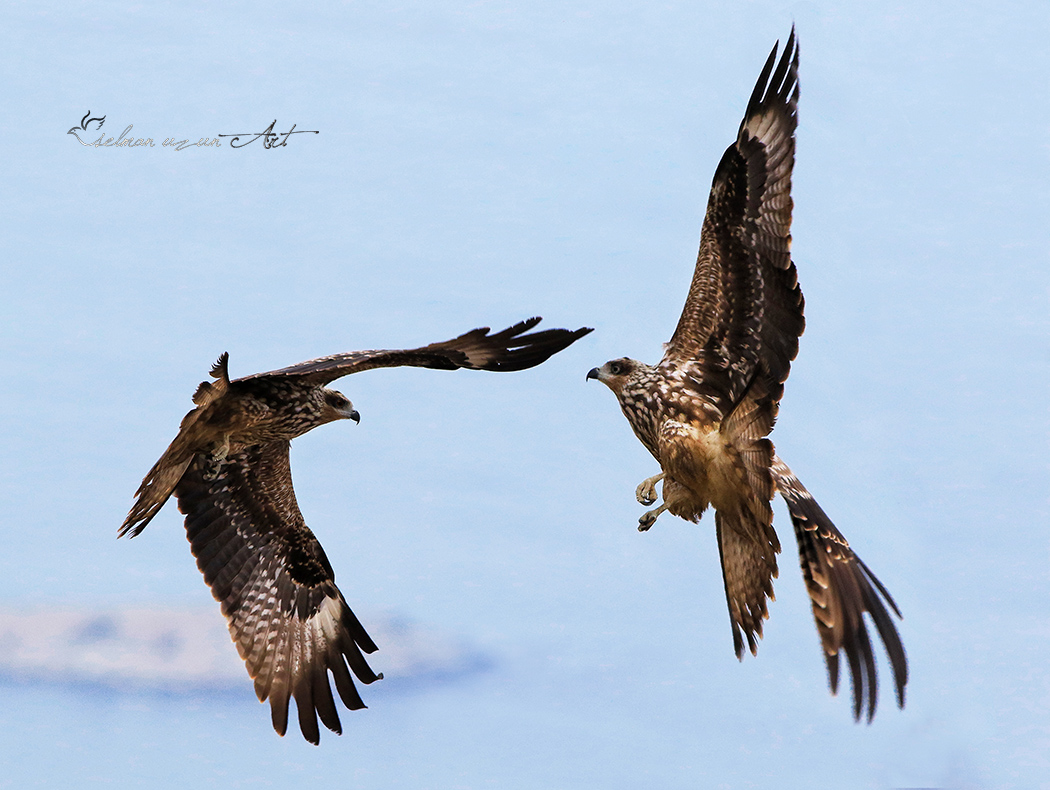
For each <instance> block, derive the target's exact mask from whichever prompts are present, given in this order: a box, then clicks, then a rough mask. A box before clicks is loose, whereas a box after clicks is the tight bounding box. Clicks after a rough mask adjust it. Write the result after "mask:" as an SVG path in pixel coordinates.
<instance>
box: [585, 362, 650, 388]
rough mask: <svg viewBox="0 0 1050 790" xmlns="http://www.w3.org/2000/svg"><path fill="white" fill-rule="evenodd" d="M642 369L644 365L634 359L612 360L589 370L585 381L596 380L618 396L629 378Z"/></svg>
mask: <svg viewBox="0 0 1050 790" xmlns="http://www.w3.org/2000/svg"><path fill="white" fill-rule="evenodd" d="M642 367H644V365H643V364H642V363H641V362H639V361H638V360H636V359H630V358H628V357H622V358H621V359H612V360H609V361H608V362H606V363H605V364H604V365H602V366H601V367H600V368H591V369H590V371H589V372H588V373H587V379H588V380H590V379H598V381H600V382H601V383H602V384H604V385H605V386H606V387H608V388H609V389H611V390H612V391H613V392H615V393H616V394H617V395H619V394H620V391H621V390H623V388H624V385H625V384H626V383H627V381H628V380H629V379H630V378H631V376H633V375H634V374H635V373H636V372H637V371H638V370H640V369H641V368H642Z"/></svg>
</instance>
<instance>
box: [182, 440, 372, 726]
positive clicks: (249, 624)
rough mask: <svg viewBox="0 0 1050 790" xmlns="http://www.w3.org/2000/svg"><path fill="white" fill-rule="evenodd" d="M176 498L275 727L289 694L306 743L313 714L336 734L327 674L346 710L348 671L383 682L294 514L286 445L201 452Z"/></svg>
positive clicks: (351, 699)
mask: <svg viewBox="0 0 1050 790" xmlns="http://www.w3.org/2000/svg"><path fill="white" fill-rule="evenodd" d="M175 495H176V497H177V498H178V502H179V510H181V511H182V512H183V513H185V514H186V535H187V537H188V538H189V541H190V547H191V549H192V551H193V555H194V556H195V557H196V558H197V567H198V568H200V571H201V573H203V574H204V580H205V581H206V582H207V583H208V586H209V587H211V591H212V594H213V595H214V596H215V599H216V600H217V601H219V602H220V603H221V604H222V613H223V614H224V615H225V616H226V621H227V623H228V625H229V628H230V636H231V637H233V641H234V642H235V643H236V644H237V650H238V651H239V652H240V654H241V658H243V659H244V662H245V664H246V666H247V668H248V674H249V675H250V676H251V677H252V678H253V679H254V680H255V693H256V694H257V695H258V697H259V700H260V701H263V700H265V699H267V698H269V700H270V709H271V716H272V720H273V726H274V729H275V730H277V732H278V733H280V734H281V735H284V733H285V731H286V729H287V726H288V703H289V699H290V697H294V698H295V703H296V708H297V709H298V713H299V727H300V729H301V730H302V733H303V736H304V737H305V738H306V740H308V741H310V742H311V743H315V744H316V743H318V742H319V741H320V733H319V730H318V726H317V717H318V716H320V718H321V721H322V722H323V723H324V725H325V726H326V727H328V729H330V730H332V731H334V732H337V733H341V732H342V728H341V725H340V722H339V714H338V712H337V711H336V706H335V701H334V699H333V697H332V690H331V686H330V684H329V678H328V673H329V672H330V673H331V675H332V678H333V679H334V680H335V687H336V690H337V691H338V692H339V697H340V698H341V699H342V700H343V703H344V704H345V705H346V707H347V708H349V709H351V710H357V709H359V708H363V707H365V704H364V702H362V701H361V697H360V695H359V694H358V692H357V689H356V688H355V686H354V682H353V679H352V678H351V676H350V671H351V670H352V671H353V673H354V675H356V676H357V678H358V680H360V681H361V682H362V683H371V682H372V681H374V680H377V679H378V678H381V677H382V675H377V674H375V673H374V672H373V671H372V670H371V668H370V667H369V666H368V664H367V662H366V661H365V658H364V655H362V652H364V653H372V652H374V651H375V650H376V645H375V643H374V642H373V641H372V640H371V638H369V636H368V634H367V633H366V632H365V629H364V627H363V626H362V625H361V623H360V622H359V621H358V619H357V617H355V616H354V613H353V612H352V611H350V607H349V606H347V603H346V601H345V600H344V598H343V596H342V593H340V592H339V589H338V588H337V587H336V586H335V574H334V572H333V571H332V566H331V565H330V564H329V562H328V558H327V557H326V556H325V553H324V549H322V548H321V544H320V543H319V542H318V541H317V538H315V537H314V535H313V533H312V532H311V531H310V529H309V528H308V527H307V526H306V523H305V522H304V521H303V517H302V514H301V513H300V512H299V506H298V505H297V504H296V501H295V492H294V491H293V490H292V476H291V469H290V467H289V463H288V442H286V441H279V442H273V443H270V444H263V445H256V446H252V447H248V448H244V449H240V450H237V449H234V448H231V450H230V452H229V453H228V455H227V456H226V457H225V458H219V457H217V456H216V455H214V454H204V453H200V454H198V455H197V456H196V457H195V458H194V460H193V461H192V463H191V464H190V465H189V468H188V469H187V470H186V472H185V474H184V475H183V476H182V479H181V480H180V481H179V483H178V486H177V487H176V489H175ZM348 665H349V669H348Z"/></svg>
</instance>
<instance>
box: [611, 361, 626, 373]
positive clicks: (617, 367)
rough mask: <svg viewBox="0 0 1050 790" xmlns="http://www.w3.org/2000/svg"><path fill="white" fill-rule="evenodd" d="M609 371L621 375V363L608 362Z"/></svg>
mask: <svg viewBox="0 0 1050 790" xmlns="http://www.w3.org/2000/svg"><path fill="white" fill-rule="evenodd" d="M609 372H610V373H612V374H613V375H614V376H622V375H623V365H622V364H620V363H619V362H610V363H609Z"/></svg>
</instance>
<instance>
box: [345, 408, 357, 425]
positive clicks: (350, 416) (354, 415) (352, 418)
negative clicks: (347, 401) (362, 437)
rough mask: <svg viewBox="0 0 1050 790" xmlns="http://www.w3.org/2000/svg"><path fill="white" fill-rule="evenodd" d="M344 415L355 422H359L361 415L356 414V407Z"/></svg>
mask: <svg viewBox="0 0 1050 790" xmlns="http://www.w3.org/2000/svg"><path fill="white" fill-rule="evenodd" d="M346 416H347V417H349V418H350V419H351V420H353V421H354V422H355V423H359V422H361V415H360V414H358V412H357V409H351V410H350V413H349V414H347V415H346Z"/></svg>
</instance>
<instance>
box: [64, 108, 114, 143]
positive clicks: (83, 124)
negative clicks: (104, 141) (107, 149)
mask: <svg viewBox="0 0 1050 790" xmlns="http://www.w3.org/2000/svg"><path fill="white" fill-rule="evenodd" d="M90 115H91V110H88V111H87V112H86V113H84V117H83V118H81V119H80V126H74V127H73V128H72V129H70V130H69V131H68V132H66V134H71V135H73V136H74V137H75V138H77V139H78V140H80V135H79V134H77V132H89V131H95V132H97V131H98V130H99V129H101V128H102V124H103V123H105V122H106V116H105V115H103V116H102V117H101V118H89V117H88V116H90ZM95 122H97V123H98V125H97V126H96V127H95V128H94V129H89V128H88V127H89V126H90V125H91V124H93V123H95ZM80 143H81V145H90V143H85V142H84V141H83V140H80Z"/></svg>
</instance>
